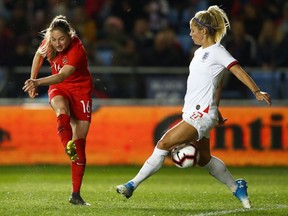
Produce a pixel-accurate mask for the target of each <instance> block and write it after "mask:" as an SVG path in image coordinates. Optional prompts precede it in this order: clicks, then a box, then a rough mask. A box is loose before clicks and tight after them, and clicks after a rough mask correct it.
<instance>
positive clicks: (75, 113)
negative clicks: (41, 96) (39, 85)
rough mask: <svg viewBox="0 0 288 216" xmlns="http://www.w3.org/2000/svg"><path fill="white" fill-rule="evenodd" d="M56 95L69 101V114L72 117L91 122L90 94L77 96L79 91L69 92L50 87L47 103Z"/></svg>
mask: <svg viewBox="0 0 288 216" xmlns="http://www.w3.org/2000/svg"><path fill="white" fill-rule="evenodd" d="M80 92H81V91H80ZM58 95H61V96H63V97H64V98H66V99H67V100H68V101H69V108H70V114H71V116H72V117H74V118H76V119H78V120H83V121H89V122H91V112H92V98H91V95H90V94H82V93H81V94H79V91H78V92H71V91H70V90H67V89H63V88H57V87H51V86H50V88H49V91H48V96H49V102H51V100H52V98H54V97H55V96H58Z"/></svg>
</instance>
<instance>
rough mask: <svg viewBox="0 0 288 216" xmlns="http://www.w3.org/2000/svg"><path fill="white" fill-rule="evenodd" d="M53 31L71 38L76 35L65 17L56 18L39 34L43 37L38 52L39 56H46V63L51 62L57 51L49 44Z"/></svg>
mask: <svg viewBox="0 0 288 216" xmlns="http://www.w3.org/2000/svg"><path fill="white" fill-rule="evenodd" d="M53 30H60V31H62V32H63V33H65V34H67V35H68V36H69V37H71V38H72V37H73V36H75V35H76V31H75V30H74V29H73V28H72V27H71V25H70V24H69V22H68V21H67V19H66V17H65V16H63V15H58V16H56V17H55V18H54V19H53V20H52V22H51V23H50V26H49V27H48V28H47V29H45V30H43V31H42V32H41V34H42V35H43V37H44V39H43V41H44V44H43V46H42V47H41V48H39V49H38V51H39V52H40V54H41V55H43V56H46V57H47V59H48V61H51V60H52V59H53V58H55V56H56V55H57V51H56V50H55V49H54V48H53V46H52V45H51V43H50V40H51V32H52V31H53Z"/></svg>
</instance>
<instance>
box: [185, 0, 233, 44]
mask: <svg viewBox="0 0 288 216" xmlns="http://www.w3.org/2000/svg"><path fill="white" fill-rule="evenodd" d="M190 23H193V24H194V25H195V26H197V27H198V28H199V29H203V28H206V29H207V30H208V34H209V35H211V36H212V37H213V39H214V40H215V41H216V42H220V41H221V40H222V38H223V37H224V36H225V35H226V30H227V28H230V22H229V19H228V17H227V14H226V13H225V11H224V10H222V9H221V8H219V7H218V6H217V5H213V6H210V7H209V8H208V9H207V10H203V11H199V12H197V13H196V14H195V16H194V17H193V18H192V19H191V21H190Z"/></svg>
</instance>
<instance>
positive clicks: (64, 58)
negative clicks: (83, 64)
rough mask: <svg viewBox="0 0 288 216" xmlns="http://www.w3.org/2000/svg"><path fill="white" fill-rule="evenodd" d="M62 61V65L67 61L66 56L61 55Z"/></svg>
mask: <svg viewBox="0 0 288 216" xmlns="http://www.w3.org/2000/svg"><path fill="white" fill-rule="evenodd" d="M62 63H63V65H65V64H67V63H68V59H67V56H63V58H62Z"/></svg>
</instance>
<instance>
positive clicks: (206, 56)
mask: <svg viewBox="0 0 288 216" xmlns="http://www.w3.org/2000/svg"><path fill="white" fill-rule="evenodd" d="M208 56H209V52H205V53H204V55H203V57H202V62H205V60H206V59H207V58H208Z"/></svg>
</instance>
